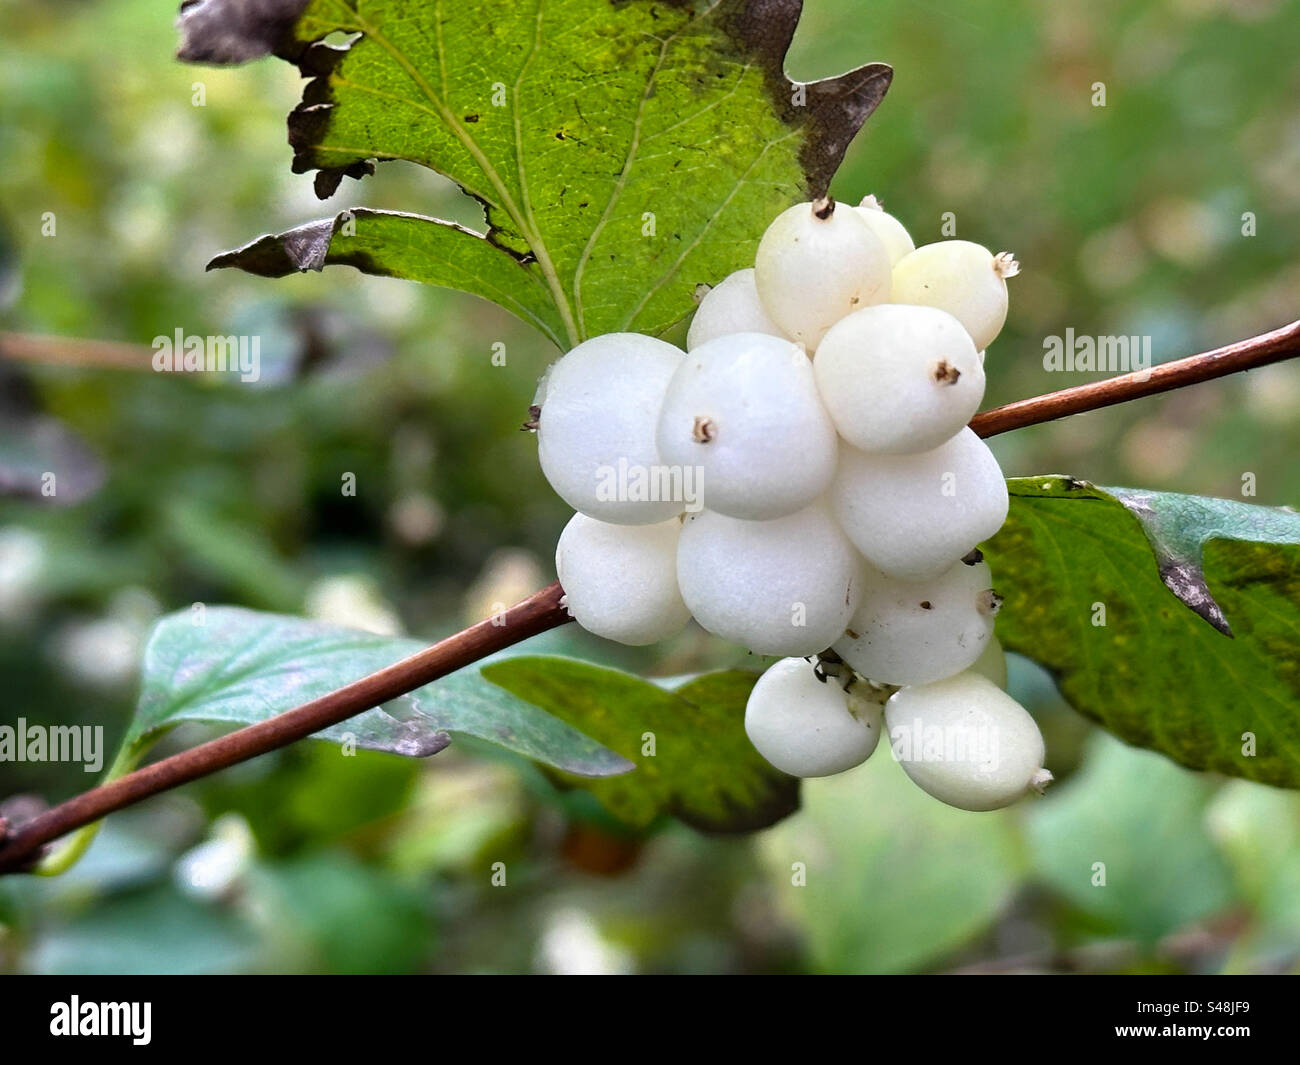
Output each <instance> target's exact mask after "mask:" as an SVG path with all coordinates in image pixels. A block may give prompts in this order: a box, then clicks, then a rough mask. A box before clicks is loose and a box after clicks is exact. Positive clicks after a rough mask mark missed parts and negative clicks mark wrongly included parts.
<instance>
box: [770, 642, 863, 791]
mask: <svg viewBox="0 0 1300 1065" xmlns="http://www.w3.org/2000/svg"><path fill="white" fill-rule="evenodd" d="M882 717H883V715H882V712H881V707H880V704H879V703H876V702H873V701H871V700H868V699H862V698H858V697H852V696H849V695H847V694H846V693H845V691H844V689H843V688H842V687H840V685H839V683H838V681H837V679H836V678H835V677H828V678H827V679H825V680H819V679H818V677H817V674H816V673H815V672H814V671H813V667H812V665H810V664H809V663H808V662H806V661H804V660H803V659H802V658H786V659H782V660H781V661H780V662H777V663H776V664H775V665H774V666H771V667H770V668H769V669H768V670H767V672H766V673H764V674H763V675H762V676H761V677H759V678H758V683H756V684H755V685H754V690H753V691H752V692H751V693H750V696H749V702H748V703H747V704H746V705H745V732H746V734H747V735H748V736H749V741H750V742H751V743H752V744H753V745H754V748H755V749H756V750H757V751H758V753H759V754H761V755H762V756H763V757H764V758H766V759H767V760H768V761H769V762H770V763H771V764H772V765H774V766H776V768H777V769H779V770H781V771H782V772H783V773H789V774H790V775H791V776H795V777H826V776H830V775H832V774H833V773H843V772H844V771H845V770H846V769H852V768H853V767H854V766H855V765H860V764H861V763H863V762H865V761H866V760H867V759H868V758H869V757H870V756H871V752H872V751H874V750H875V749H876V744H877V742H879V740H880V732H881V725H882Z"/></svg>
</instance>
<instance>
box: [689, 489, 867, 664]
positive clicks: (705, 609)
mask: <svg viewBox="0 0 1300 1065" xmlns="http://www.w3.org/2000/svg"><path fill="white" fill-rule="evenodd" d="M861 570H862V566H861V562H860V560H859V559H858V556H857V553H856V552H855V551H854V550H853V545H852V544H850V543H849V541H848V538H847V537H845V535H844V533H843V532H841V531H840V528H839V526H838V525H836V523H835V521H834V519H833V518H832V517H831V515H830V512H829V511H828V509H827V508H826V507H825V505H824V504H822V503H820V502H818V503H815V504H813V505H812V506H810V507H806V508H805V509H803V510H800V511H797V512H795V513H794V514H790V515H787V516H786V517H783V518H773V519H771V520H769V521H746V520H744V519H741V518H729V517H727V516H726V515H724V514H717V513H715V512H713V511H709V510H705V511H701V512H700V513H698V514H690V515H687V517H686V521H685V523H684V526H683V528H682V538H681V542H680V543H679V544H678V547H677V579H678V582H679V584H680V586H681V591H682V598H683V599H684V600H685V602H686V606H687V607H688V609H689V610H690V612H691V613H692V614H693V615H694V616H695V619H696V621H698V622H699V623H700V624H701V625H702V626H703V627H704V628H705V629H707V630H708V631H709V632H711V633H713V634H714V635H715V636H721V637H722V638H723V639H726V640H730V641H731V642H732V643H738V644H740V645H741V646H743V647H746V648H748V649H749V650H751V651H753V652H754V653H755V654H763V655H781V656H803V655H811V654H816V653H817V652H818V651H823V650H825V649H826V648H827V647H829V646H830V645H831V644H832V643H834V642H835V641H836V640H837V639H839V637H840V636H841V635H842V634H843V632H844V626H845V625H847V624H848V621H849V618H851V617H852V616H853V611H854V610H855V609H856V608H857V605H858V598H859V596H860V595H861V593H862V572H861Z"/></svg>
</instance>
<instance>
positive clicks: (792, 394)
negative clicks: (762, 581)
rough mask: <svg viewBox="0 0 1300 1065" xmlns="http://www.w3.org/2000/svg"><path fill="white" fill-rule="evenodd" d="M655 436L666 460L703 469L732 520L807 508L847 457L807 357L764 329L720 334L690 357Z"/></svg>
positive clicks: (708, 490)
mask: <svg viewBox="0 0 1300 1065" xmlns="http://www.w3.org/2000/svg"><path fill="white" fill-rule="evenodd" d="M656 440H657V443H658V447H659V454H660V455H661V456H662V458H663V460H664V461H665V462H667V463H669V464H670V465H678V466H681V467H683V468H693V469H695V470H698V471H699V472H698V482H699V484H700V485H701V488H702V498H703V501H704V506H705V507H707V508H708V509H710V510H716V511H718V512H719V513H722V514H727V515H729V516H731V517H733V518H754V519H761V518H776V517H780V516H782V515H784V514H793V513H794V512H795V511H796V510H800V509H801V508H803V507H805V506H807V505H808V504H809V503H811V502H812V501H813V500H814V499H816V498H817V497H818V496H820V495H821V494H822V493H823V492H824V491H825V490H826V487H827V485H829V484H830V480H831V477H832V476H833V475H834V473H835V460H836V457H837V451H838V443H837V441H836V437H835V427H834V426H833V425H832V424H831V420H830V418H829V417H828V416H827V414H826V409H825V408H824V407H823V406H822V402H821V399H820V398H819V397H818V394H817V385H816V382H815V381H814V380H813V370H812V365H811V364H810V363H809V361H808V358H807V356H806V355H805V354H804V353H803V350H802V349H801V348H800V347H799V346H798V345H797V344H794V343H792V342H791V341H789V340H782V339H781V338H780V337H774V336H766V335H764V334H761V333H737V334H734V335H732V336H722V337H718V338H717V339H715V340H710V341H709V342H708V343H707V344H702V345H701V346H700V347H698V348H696V349H695V350H694V351H692V352H691V353H690V354H689V355H687V356H686V360H685V361H684V362H683V363H682V364H681V365H680V366H679V367H678V369H677V372H676V373H675V374H673V378H672V381H671V382H670V383H669V385H668V392H667V394H666V395H665V397H664V402H663V408H662V410H661V412H660V415H659V431H658V435H657V437H656Z"/></svg>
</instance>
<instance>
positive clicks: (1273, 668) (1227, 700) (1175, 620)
mask: <svg viewBox="0 0 1300 1065" xmlns="http://www.w3.org/2000/svg"><path fill="white" fill-rule="evenodd" d="M1009 488H1010V492H1011V497H1012V498H1011V513H1010V516H1009V517H1008V519H1007V523H1006V525H1005V526H1003V528H1002V531H1001V532H999V533H998V534H997V536H995V537H994V538H993V540H992V541H990V542H989V544H988V545H987V546H986V548H985V553H986V554H987V556H988V559H989V562H990V564H991V565H992V567H993V574H994V581H995V584H996V587H997V590H998V591H999V592H1000V593H1001V594H1002V595H1003V596H1004V597H1005V599H1004V602H1003V606H1002V611H1001V613H1000V614H999V615H998V636H999V637H1000V638H1001V640H1002V643H1003V645H1004V646H1005V647H1006V648H1007V649H1008V650H1013V651H1018V652H1020V653H1021V654H1023V655H1026V656H1027V657H1029V658H1032V659H1034V660H1035V661H1037V662H1039V663H1041V664H1042V665H1043V666H1045V667H1046V668H1047V669H1049V670H1050V671H1051V672H1052V673H1053V674H1054V675H1055V677H1056V680H1057V683H1058V685H1059V687H1060V690H1061V694H1062V695H1064V696H1065V698H1066V699H1067V700H1069V702H1070V703H1071V705H1073V706H1074V708H1075V709H1076V710H1078V711H1080V712H1081V713H1083V714H1086V715H1087V716H1088V717H1091V718H1093V719H1094V720H1096V721H1098V722H1099V723H1100V724H1102V725H1103V726H1105V727H1106V728H1107V729H1109V730H1110V731H1111V732H1113V733H1115V734H1116V735H1117V736H1119V737H1120V738H1121V739H1123V740H1125V741H1127V742H1128V743H1131V744H1135V745H1137V746H1140V747H1148V748H1151V749H1153V750H1156V751H1160V752H1161V753H1162V754H1166V755H1168V756H1169V757H1170V758H1172V759H1174V760H1175V761H1176V762H1179V763H1181V764H1182V765H1185V766H1189V767H1191V768H1193V769H1211V770H1215V771H1218V772H1221V773H1227V774H1229V775H1231V776H1239V777H1246V778H1247V779H1250V780H1258V781H1262V782H1264V783H1268V784H1279V785H1282V786H1285V787H1300V609H1298V604H1300V514H1296V513H1294V512H1292V511H1288V510H1281V509H1275V508H1269V507H1258V506H1251V505H1248V504H1244V503H1239V502H1234V501H1232V500H1221V499H1208V498H1200V497H1191V496H1184V495H1178V494H1175V493H1170V492H1137V491H1134V490H1132V489H1114V488H1112V489H1103V488H1096V487H1094V486H1092V485H1090V484H1087V483H1085V482H1082V481H1076V480H1072V479H1070V478H1063V477H1035V478H1020V479H1016V480H1012V481H1010V482H1009ZM1171 592H1172V593H1174V594H1171ZM1101 608H1104V617H1103V615H1102V612H1101ZM1189 608H1190V609H1189ZM1216 618H1217V619H1220V620H1221V621H1222V623H1223V625H1224V626H1227V625H1230V626H1231V631H1232V632H1233V634H1234V636H1232V637H1229V636H1227V635H1225V633H1224V632H1223V631H1219V630H1217V629H1216V628H1215V627H1212V625H1211V624H1207V621H1213V620H1214V619H1216ZM1101 622H1104V623H1101ZM1247 734H1249V735H1247ZM1250 737H1253V742H1254V752H1253V753H1247V752H1248V751H1249V750H1250V747H1249V740H1250Z"/></svg>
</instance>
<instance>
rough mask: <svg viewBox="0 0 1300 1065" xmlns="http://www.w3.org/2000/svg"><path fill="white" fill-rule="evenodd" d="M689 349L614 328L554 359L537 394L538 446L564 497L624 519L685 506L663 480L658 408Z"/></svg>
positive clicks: (660, 515) (650, 517)
mask: <svg viewBox="0 0 1300 1065" xmlns="http://www.w3.org/2000/svg"><path fill="white" fill-rule="evenodd" d="M684 358H685V355H684V354H683V353H682V352H681V351H680V350H678V349H677V348H675V347H673V346H672V345H671V344H667V343H665V342H664V341H662V340H656V339H655V338H654V337H648V336H642V335H641V334H639V333H607V334H605V335H604V336H598V337H593V338H592V339H591V340H588V341H585V342H583V343H581V344H579V345H578V346H577V347H576V348H574V349H573V350H572V351H570V352H569V353H568V354H567V355H565V356H564V357H563V358H561V359H560V360H559V361H558V362H557V363H555V365H554V366H552V367H551V369H550V371H549V373H548V374H547V377H546V379H545V380H544V382H543V388H542V389H541V390H540V391H541V394H540V395H539V398H538V401H537V402H538V405H539V406H540V407H541V415H540V416H539V418H538V423H539V424H538V427H537V453H538V458H539V460H540V462H541V466H542V473H544V474H545V475H546V479H547V480H548V481H550V483H551V487H552V488H554V489H555V491H556V492H557V493H559V495H560V497H561V498H562V499H563V500H564V501H565V502H566V503H568V504H569V506H571V507H573V509H574V510H577V511H581V512H582V513H583V514H587V515H589V516H590V517H593V518H599V519H601V520H602V521H608V522H613V523H615V524H618V525H646V524H651V523H653V522H659V521H664V520H665V519H667V518H670V517H672V516H673V515H676V514H680V513H681V512H682V510H683V509H684V507H683V503H682V501H681V500H680V499H677V500H674V499H671V498H664V496H665V495H671V494H672V493H671V492H665V491H663V490H662V487H663V485H664V483H665V479H662V478H660V477H658V472H659V471H660V469H661V467H662V463H661V462H660V458H659V452H658V449H657V448H656V447H655V427H656V425H657V423H658V420H659V408H660V406H661V405H662V404H663V398H664V393H665V392H666V391H667V390H668V382H669V380H670V379H671V378H672V375H673V373H674V372H675V371H676V370H677V368H678V367H679V366H680V365H681V364H682V360H683V359H684Z"/></svg>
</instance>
